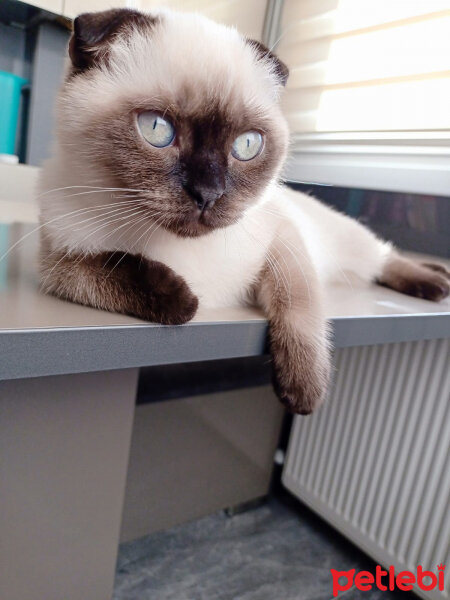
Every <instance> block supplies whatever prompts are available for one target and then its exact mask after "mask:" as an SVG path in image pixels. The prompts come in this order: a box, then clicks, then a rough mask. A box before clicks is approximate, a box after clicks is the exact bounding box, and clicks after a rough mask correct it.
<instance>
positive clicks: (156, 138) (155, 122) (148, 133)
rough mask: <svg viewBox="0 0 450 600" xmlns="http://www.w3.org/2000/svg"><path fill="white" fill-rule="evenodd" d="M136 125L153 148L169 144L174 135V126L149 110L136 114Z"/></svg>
mask: <svg viewBox="0 0 450 600" xmlns="http://www.w3.org/2000/svg"><path fill="white" fill-rule="evenodd" d="M137 121H138V126H139V129H140V132H141V133H142V135H143V137H144V138H145V139H146V140H147V142H148V143H149V144H151V145H152V146H155V148H165V147H166V146H169V145H170V144H171V143H172V141H173V138H174V137H175V129H174V126H173V125H172V124H171V123H169V121H167V120H166V119H163V117H161V116H160V115H159V114H158V113H156V112H153V111H151V110H148V111H145V112H142V113H140V114H139V115H138V119H137Z"/></svg>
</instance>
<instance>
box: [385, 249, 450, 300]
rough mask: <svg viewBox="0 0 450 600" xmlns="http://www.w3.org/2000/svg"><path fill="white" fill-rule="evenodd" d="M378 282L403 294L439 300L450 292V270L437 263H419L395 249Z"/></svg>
mask: <svg viewBox="0 0 450 600" xmlns="http://www.w3.org/2000/svg"><path fill="white" fill-rule="evenodd" d="M377 282H378V283H379V284H380V285H384V286H386V287H390V288H392V289H393V290H396V291H397V292H401V293H402V294H408V295H409V296H417V297H418V298H425V299H426V300H434V301H436V302H438V301H439V300H443V299H444V298H446V297H447V296H448V295H449V294H450V271H449V270H448V269H447V268H446V267H444V266H443V265H440V264H437V263H419V262H415V261H412V260H409V259H407V258H404V257H402V256H399V255H398V254H397V253H396V252H395V251H393V252H392V255H391V256H390V257H389V258H388V259H387V261H386V263H385V265H384V267H383V271H382V274H381V275H380V277H378V279H377Z"/></svg>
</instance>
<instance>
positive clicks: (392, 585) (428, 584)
mask: <svg viewBox="0 0 450 600" xmlns="http://www.w3.org/2000/svg"><path fill="white" fill-rule="evenodd" d="M330 571H331V575H332V577H333V596H334V597H336V596H338V594H339V592H345V591H346V590H349V589H350V588H351V587H353V586H355V587H356V588H358V590H361V591H363V592H368V591H370V590H371V589H373V587H374V586H375V587H377V588H378V589H379V590H382V591H383V592H385V591H387V590H390V591H391V592H393V591H394V590H402V591H405V592H406V591H410V590H412V589H413V586H414V584H417V586H418V587H419V588H420V589H421V590H423V591H427V592H429V591H430V590H435V589H438V590H440V591H441V592H443V591H444V586H445V582H444V574H445V565H442V564H440V565H438V566H437V573H434V572H433V571H425V570H424V569H423V568H422V565H419V566H418V567H417V572H416V573H413V572H412V571H400V572H398V573H395V568H394V567H393V566H390V567H389V569H388V570H387V571H385V570H383V568H382V567H380V565H377V567H376V569H375V575H374V574H373V573H370V571H359V573H356V569H350V571H336V569H330Z"/></svg>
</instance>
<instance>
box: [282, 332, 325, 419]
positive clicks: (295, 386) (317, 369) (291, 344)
mask: <svg viewBox="0 0 450 600" xmlns="http://www.w3.org/2000/svg"><path fill="white" fill-rule="evenodd" d="M271 338H272V343H271V347H272V360H273V386H274V390H275V393H276V394H277V396H278V397H279V399H280V400H281V402H282V403H283V404H284V405H285V406H286V408H287V409H288V411H289V412H291V413H295V414H300V415H308V414H310V413H312V412H313V411H314V410H315V409H316V408H318V407H319V406H320V405H321V404H322V402H323V400H324V397H325V394H326V390H327V385H328V380H329V374H330V359H329V355H328V350H327V347H326V342H325V340H324V343H323V344H322V345H321V344H316V343H308V342H302V341H299V340H297V339H290V340H289V339H284V340H283V339H281V340H279V339H277V336H276V334H275V335H274V334H272V336H271Z"/></svg>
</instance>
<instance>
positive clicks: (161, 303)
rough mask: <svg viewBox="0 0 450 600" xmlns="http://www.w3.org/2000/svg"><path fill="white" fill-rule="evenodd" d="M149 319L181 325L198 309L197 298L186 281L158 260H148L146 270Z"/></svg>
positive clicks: (166, 323) (165, 323)
mask: <svg viewBox="0 0 450 600" xmlns="http://www.w3.org/2000/svg"><path fill="white" fill-rule="evenodd" d="M146 284H147V286H148V292H147V302H148V309H149V317H150V318H149V320H152V321H156V322H158V323H162V324H164V325H182V324H183V323H187V322H188V321H190V320H191V319H192V318H193V317H194V315H195V313H196V312H197V309H198V298H197V297H196V296H195V295H194V294H193V293H192V292H191V290H190V289H189V286H188V284H187V283H186V281H185V280H184V279H183V278H182V277H181V276H180V275H177V274H176V273H175V272H174V271H172V269H170V268H169V267H167V266H166V265H164V264H162V263H159V262H155V261H152V262H149V263H148V266H147V272H146Z"/></svg>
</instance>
